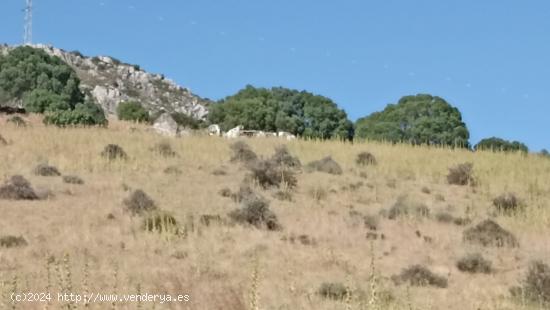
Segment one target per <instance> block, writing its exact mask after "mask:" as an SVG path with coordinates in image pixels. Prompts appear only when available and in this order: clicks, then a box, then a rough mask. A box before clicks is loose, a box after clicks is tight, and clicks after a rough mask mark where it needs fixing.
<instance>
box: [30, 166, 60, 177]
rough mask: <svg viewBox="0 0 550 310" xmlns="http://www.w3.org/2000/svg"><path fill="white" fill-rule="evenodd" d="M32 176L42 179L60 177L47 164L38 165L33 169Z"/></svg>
mask: <svg viewBox="0 0 550 310" xmlns="http://www.w3.org/2000/svg"><path fill="white" fill-rule="evenodd" d="M34 174H35V175H39V176H43V177H58V176H60V175H61V173H60V172H59V170H57V168H56V167H54V166H50V165H47V164H39V165H38V166H36V167H35V168H34Z"/></svg>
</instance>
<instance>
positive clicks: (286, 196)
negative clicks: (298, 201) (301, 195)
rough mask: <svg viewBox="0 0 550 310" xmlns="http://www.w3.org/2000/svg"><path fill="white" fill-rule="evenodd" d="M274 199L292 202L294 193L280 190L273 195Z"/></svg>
mask: <svg viewBox="0 0 550 310" xmlns="http://www.w3.org/2000/svg"><path fill="white" fill-rule="evenodd" d="M273 197H275V198H276V199H278V200H281V201H292V192H291V191H289V190H279V191H277V192H275V194H273Z"/></svg>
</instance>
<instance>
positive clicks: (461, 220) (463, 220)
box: [453, 217, 472, 226]
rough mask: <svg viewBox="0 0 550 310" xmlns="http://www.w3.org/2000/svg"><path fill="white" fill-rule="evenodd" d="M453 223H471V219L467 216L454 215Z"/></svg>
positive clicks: (459, 224) (458, 224) (460, 224)
mask: <svg viewBox="0 0 550 310" xmlns="http://www.w3.org/2000/svg"><path fill="white" fill-rule="evenodd" d="M453 223H454V224H455V225H457V226H466V225H470V223H472V220H471V219H469V218H467V217H455V219H454V220H453Z"/></svg>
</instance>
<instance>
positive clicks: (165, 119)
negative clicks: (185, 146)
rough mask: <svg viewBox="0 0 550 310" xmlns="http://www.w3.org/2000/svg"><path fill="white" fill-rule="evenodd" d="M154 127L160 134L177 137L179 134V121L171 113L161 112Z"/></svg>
mask: <svg viewBox="0 0 550 310" xmlns="http://www.w3.org/2000/svg"><path fill="white" fill-rule="evenodd" d="M153 129H154V130H155V132H157V133H158V134H161V135H164V136H169V137H177V136H178V135H179V130H178V123H176V121H175V120H174V118H172V116H171V115H170V114H169V113H163V114H161V115H160V116H159V117H158V118H157V119H156V120H155V123H154V124H153Z"/></svg>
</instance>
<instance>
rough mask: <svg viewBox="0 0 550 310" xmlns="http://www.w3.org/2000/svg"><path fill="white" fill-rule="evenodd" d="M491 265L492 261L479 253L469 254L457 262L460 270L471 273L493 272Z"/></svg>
mask: <svg viewBox="0 0 550 310" xmlns="http://www.w3.org/2000/svg"><path fill="white" fill-rule="evenodd" d="M491 265H492V264H491V261H489V260H486V259H485V258H483V256H481V254H479V253H474V254H468V255H466V256H464V257H462V258H460V259H459V260H458V261H457V263H456V267H457V268H458V270H460V271H463V272H469V273H491V270H492V267H491Z"/></svg>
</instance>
